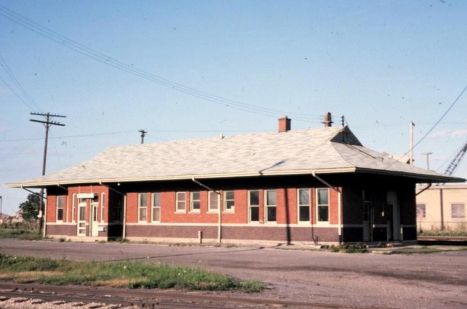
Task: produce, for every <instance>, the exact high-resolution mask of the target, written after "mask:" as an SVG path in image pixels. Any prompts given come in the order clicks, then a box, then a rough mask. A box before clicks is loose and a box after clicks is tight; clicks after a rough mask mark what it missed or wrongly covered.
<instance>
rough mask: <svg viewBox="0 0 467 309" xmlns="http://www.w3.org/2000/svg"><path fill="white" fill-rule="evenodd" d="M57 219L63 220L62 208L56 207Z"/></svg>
mask: <svg viewBox="0 0 467 309" xmlns="http://www.w3.org/2000/svg"><path fill="white" fill-rule="evenodd" d="M57 220H60V221H62V220H63V209H57Z"/></svg>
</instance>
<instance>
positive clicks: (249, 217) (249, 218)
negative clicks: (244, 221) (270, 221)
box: [248, 190, 261, 223]
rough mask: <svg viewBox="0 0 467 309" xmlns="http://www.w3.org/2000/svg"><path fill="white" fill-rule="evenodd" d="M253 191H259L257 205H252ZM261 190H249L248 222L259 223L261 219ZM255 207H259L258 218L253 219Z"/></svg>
mask: <svg viewBox="0 0 467 309" xmlns="http://www.w3.org/2000/svg"><path fill="white" fill-rule="evenodd" d="M251 192H257V193H258V204H257V205H252V204H251ZM260 197H261V190H248V222H249V223H259V222H260V221H261V216H260V212H259V210H260V207H261V200H260ZM252 207H255V208H258V220H256V221H252V220H251V208H252Z"/></svg>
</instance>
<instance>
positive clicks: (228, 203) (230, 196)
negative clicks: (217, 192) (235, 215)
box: [224, 191, 235, 212]
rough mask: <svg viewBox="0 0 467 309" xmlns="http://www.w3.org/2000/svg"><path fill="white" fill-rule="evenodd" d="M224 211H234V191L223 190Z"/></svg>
mask: <svg viewBox="0 0 467 309" xmlns="http://www.w3.org/2000/svg"><path fill="white" fill-rule="evenodd" d="M224 211H228V212H233V211H235V193H234V191H224Z"/></svg>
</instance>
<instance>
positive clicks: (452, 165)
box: [444, 143, 467, 176]
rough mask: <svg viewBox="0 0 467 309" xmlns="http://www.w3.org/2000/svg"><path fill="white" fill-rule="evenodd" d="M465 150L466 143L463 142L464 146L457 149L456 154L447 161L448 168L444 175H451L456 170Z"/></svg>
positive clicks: (466, 149)
mask: <svg viewBox="0 0 467 309" xmlns="http://www.w3.org/2000/svg"><path fill="white" fill-rule="evenodd" d="M465 152H467V143H465V144H464V146H463V147H462V148H461V149H460V150H459V152H458V153H457V154H456V156H455V157H454V159H453V160H452V161H451V163H449V166H448V168H447V169H446V171H445V172H444V174H445V175H447V176H451V175H452V173H454V171H455V170H456V168H457V166H458V165H459V163H460V162H461V161H462V158H463V157H464V155H465Z"/></svg>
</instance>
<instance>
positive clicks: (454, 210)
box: [451, 203, 465, 219]
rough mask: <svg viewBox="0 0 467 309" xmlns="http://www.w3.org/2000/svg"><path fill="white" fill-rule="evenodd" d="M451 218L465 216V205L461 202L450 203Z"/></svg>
mask: <svg viewBox="0 0 467 309" xmlns="http://www.w3.org/2000/svg"><path fill="white" fill-rule="evenodd" d="M451 218H453V219H454V218H458V219H462V218H465V205H464V204H461V203H458V204H451Z"/></svg>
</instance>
